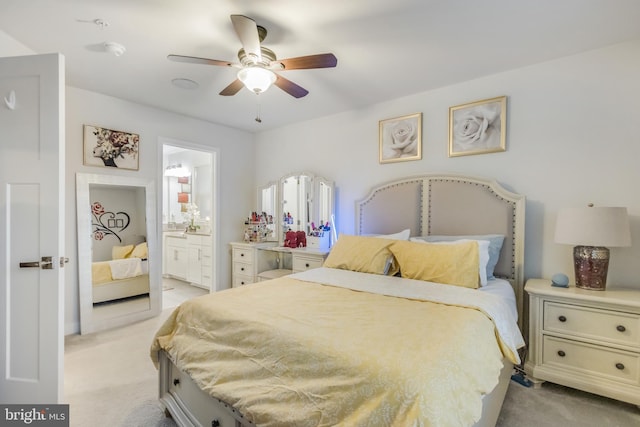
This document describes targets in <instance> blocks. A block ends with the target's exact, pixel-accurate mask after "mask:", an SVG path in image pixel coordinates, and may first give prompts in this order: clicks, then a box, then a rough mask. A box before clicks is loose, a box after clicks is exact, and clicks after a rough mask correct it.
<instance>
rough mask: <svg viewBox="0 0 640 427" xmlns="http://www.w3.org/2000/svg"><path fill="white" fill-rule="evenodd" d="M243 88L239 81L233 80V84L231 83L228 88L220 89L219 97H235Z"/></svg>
mask: <svg viewBox="0 0 640 427" xmlns="http://www.w3.org/2000/svg"><path fill="white" fill-rule="evenodd" d="M243 87H244V84H243V83H242V82H241V81H240V80H238V79H235V80H234V81H233V82H231V84H230V85H229V86H227V87H225V88H224V89H222V92H220V95H222V96H232V95H235V94H236V93H238V92H240V89H242V88H243Z"/></svg>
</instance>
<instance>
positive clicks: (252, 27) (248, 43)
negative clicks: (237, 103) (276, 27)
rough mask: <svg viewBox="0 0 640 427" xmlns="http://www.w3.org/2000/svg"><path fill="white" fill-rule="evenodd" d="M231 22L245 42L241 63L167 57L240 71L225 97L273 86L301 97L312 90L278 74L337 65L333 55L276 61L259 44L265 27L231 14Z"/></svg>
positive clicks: (240, 57)
mask: <svg viewBox="0 0 640 427" xmlns="http://www.w3.org/2000/svg"><path fill="white" fill-rule="evenodd" d="M231 22H232V23H233V28H234V29H235V31H236V34H237V35H238V38H239V39H240V42H241V43H242V49H240V50H239V51H238V60H239V63H234V62H229V61H220V60H217V59H207V58H196V57H193V56H184V55H169V56H168V57H167V58H168V59H170V60H171V61H177V62H188V63H192V64H205V65H218V66H223V67H237V68H240V70H239V71H238V75H237V78H236V80H234V81H233V82H232V83H231V84H230V85H229V86H227V87H226V88H224V89H223V90H222V92H220V95H223V96H231V95H235V94H236V93H238V91H240V89H242V87H243V86H246V87H247V89H249V90H250V91H252V92H254V93H256V94H260V93H262V92H264V91H266V90H267V89H269V87H271V85H272V84H273V85H276V86H277V87H279V88H280V89H282V90H283V91H285V92H287V93H288V94H289V95H291V96H293V97H295V98H302V97H303V96H305V95H307V94H308V93H309V91H308V90H306V89H305V88H303V87H301V86H299V85H297V84H295V83H294V82H292V81H291V80H288V79H286V78H284V77H282V76H281V75H279V74H276V73H275V71H286V70H302V69H311V68H331V67H335V66H336V64H337V63H338V59H337V58H336V57H335V56H334V55H333V54H332V53H322V54H318V55H309V56H299V57H296V58H289V59H277V58H276V54H275V52H273V51H272V50H271V49H268V48H266V47H264V46H261V45H260V43H261V42H262V41H263V40H264V38H265V37H266V36H267V30H266V29H265V28H264V27H261V26H259V25H257V24H256V22H255V21H254V20H253V19H251V18H248V17H246V16H243V15H231Z"/></svg>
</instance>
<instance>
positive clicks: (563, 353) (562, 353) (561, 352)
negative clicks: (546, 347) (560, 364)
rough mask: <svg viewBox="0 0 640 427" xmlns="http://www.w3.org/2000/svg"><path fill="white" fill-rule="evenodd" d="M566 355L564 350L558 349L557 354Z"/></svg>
mask: <svg viewBox="0 0 640 427" xmlns="http://www.w3.org/2000/svg"><path fill="white" fill-rule="evenodd" d="M566 355H567V353H565V352H564V351H562V350H558V356H560V357H565V356H566Z"/></svg>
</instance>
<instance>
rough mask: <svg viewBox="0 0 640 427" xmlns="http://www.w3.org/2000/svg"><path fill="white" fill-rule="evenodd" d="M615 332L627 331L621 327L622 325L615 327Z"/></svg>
mask: <svg viewBox="0 0 640 427" xmlns="http://www.w3.org/2000/svg"><path fill="white" fill-rule="evenodd" d="M616 330H617V331H618V332H624V331H626V330H627V328H625V327H624V326H622V325H618V326H616Z"/></svg>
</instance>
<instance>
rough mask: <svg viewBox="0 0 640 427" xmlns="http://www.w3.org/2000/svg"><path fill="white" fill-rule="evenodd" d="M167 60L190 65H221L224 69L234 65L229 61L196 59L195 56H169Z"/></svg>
mask: <svg viewBox="0 0 640 427" xmlns="http://www.w3.org/2000/svg"><path fill="white" fill-rule="evenodd" d="M167 59H169V60H170V61H176V62H187V63H189V64H204V65H220V66H223V67H231V66H233V64H232V63H231V62H229V61H219V60H217V59H208V58H196V57H195V56H184V55H168V56H167Z"/></svg>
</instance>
